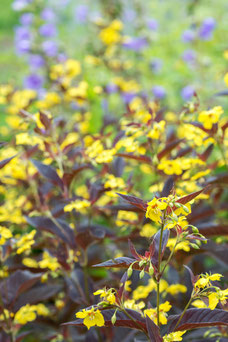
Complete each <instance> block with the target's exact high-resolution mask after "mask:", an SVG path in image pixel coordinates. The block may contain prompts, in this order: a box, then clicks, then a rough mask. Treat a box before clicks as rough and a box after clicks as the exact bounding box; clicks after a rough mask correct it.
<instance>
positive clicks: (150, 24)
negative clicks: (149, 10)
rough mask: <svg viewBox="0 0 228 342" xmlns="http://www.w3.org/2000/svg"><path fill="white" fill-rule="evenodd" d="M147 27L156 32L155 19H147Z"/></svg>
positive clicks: (156, 23)
mask: <svg viewBox="0 0 228 342" xmlns="http://www.w3.org/2000/svg"><path fill="white" fill-rule="evenodd" d="M147 26H148V28H149V29H150V30H152V31H156V30H157V29H158V22H157V20H156V19H149V20H148V21H147Z"/></svg>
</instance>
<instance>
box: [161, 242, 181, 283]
mask: <svg viewBox="0 0 228 342" xmlns="http://www.w3.org/2000/svg"><path fill="white" fill-rule="evenodd" d="M178 242H179V239H178V237H177V239H176V243H175V245H174V247H173V249H172V251H171V253H170V255H169V257H168V260H167V262H166V264H165V265H164V267H163V269H162V271H161V276H162V275H163V273H164V271H165V269H166V267H167V266H168V264H169V262H170V260H171V259H172V256H173V254H174V252H175V248H176V246H177V244H178Z"/></svg>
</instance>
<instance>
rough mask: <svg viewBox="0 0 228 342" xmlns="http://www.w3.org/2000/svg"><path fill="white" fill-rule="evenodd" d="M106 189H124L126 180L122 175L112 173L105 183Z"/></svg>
mask: <svg viewBox="0 0 228 342" xmlns="http://www.w3.org/2000/svg"><path fill="white" fill-rule="evenodd" d="M104 187H105V189H107V188H111V189H116V188H119V189H123V188H124V187H125V183H124V180H123V179H122V178H120V177H115V176H114V175H112V174H110V175H108V176H107V181H106V182H105V184H104Z"/></svg>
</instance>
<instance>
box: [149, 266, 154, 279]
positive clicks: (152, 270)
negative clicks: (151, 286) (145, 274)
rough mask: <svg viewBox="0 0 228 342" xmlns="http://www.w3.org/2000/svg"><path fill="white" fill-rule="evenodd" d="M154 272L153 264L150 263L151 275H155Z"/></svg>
mask: <svg viewBox="0 0 228 342" xmlns="http://www.w3.org/2000/svg"><path fill="white" fill-rule="evenodd" d="M153 274H154V269H153V266H152V265H151V264H150V267H149V275H151V276H152V275H153Z"/></svg>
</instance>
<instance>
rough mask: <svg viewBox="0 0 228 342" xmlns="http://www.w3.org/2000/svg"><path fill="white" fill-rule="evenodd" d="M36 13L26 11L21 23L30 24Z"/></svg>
mask: <svg viewBox="0 0 228 342" xmlns="http://www.w3.org/2000/svg"><path fill="white" fill-rule="evenodd" d="M33 19H34V15H33V14H32V13H24V14H22V16H21V17H20V23H21V24H22V25H24V26H29V25H31V24H32V22H33Z"/></svg>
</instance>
